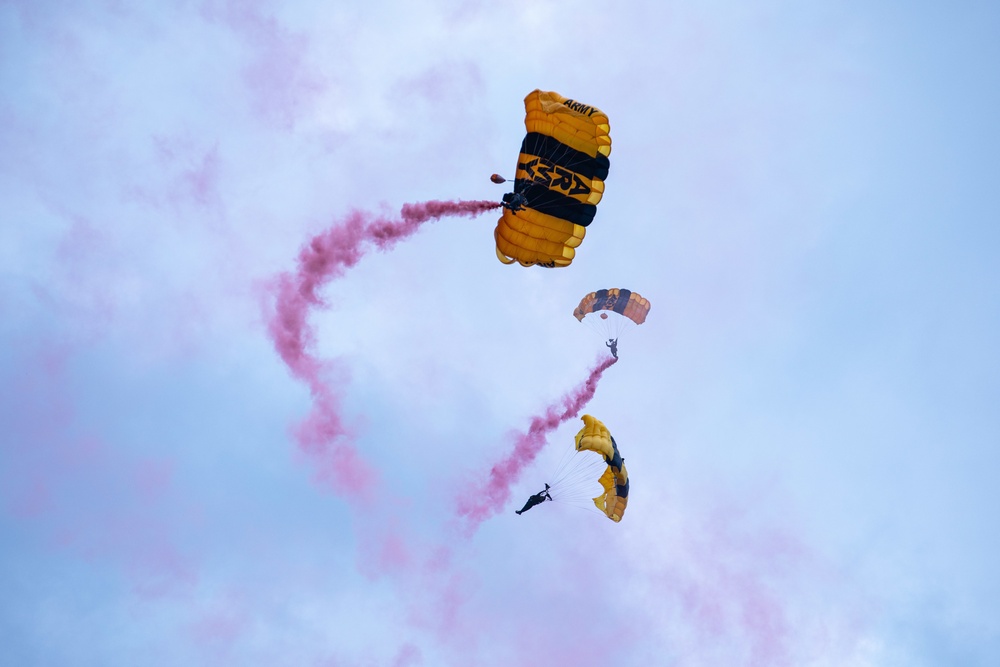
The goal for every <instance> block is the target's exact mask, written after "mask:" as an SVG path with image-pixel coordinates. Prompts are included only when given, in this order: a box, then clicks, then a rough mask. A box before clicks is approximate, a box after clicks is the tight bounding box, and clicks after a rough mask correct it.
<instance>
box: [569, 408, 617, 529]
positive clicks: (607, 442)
mask: <svg viewBox="0 0 1000 667" xmlns="http://www.w3.org/2000/svg"><path fill="white" fill-rule="evenodd" d="M581 419H583V428H582V429H580V432H579V433H577V434H576V451H578V452H584V451H591V452H596V453H597V454H600V455H601V456H602V457H604V462H605V463H606V464H607V468H606V469H605V470H604V472H603V473H602V474H601V477H600V479H598V480H597V481H598V483H599V484H600V485H601V488H603V489H604V492H603V493H602V494H601V495H599V496H597V497H596V498H594V504H595V505H597V509H599V510H601V511H602V512H604V513H605V514H606V515H607V516H608V518H609V519H611V520H612V521H615V522H617V521H621V520H622V515H623V514H625V506H626V505H628V471H627V470H626V469H625V461H624V459H622V457H621V454H619V453H618V445H617V443H615V439H614V438H613V437H611V433H610V432H609V431H608V428H607V427H606V426H605V425H604V424H603V423H601V421H600V420H599V419H597V418H595V417H592V416H591V415H583V417H581Z"/></svg>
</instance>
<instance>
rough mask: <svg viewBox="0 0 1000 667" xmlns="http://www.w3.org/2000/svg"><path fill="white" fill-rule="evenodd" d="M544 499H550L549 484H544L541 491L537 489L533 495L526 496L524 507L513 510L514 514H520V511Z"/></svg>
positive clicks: (528, 508) (540, 502)
mask: <svg viewBox="0 0 1000 667" xmlns="http://www.w3.org/2000/svg"><path fill="white" fill-rule="evenodd" d="M546 500H552V496H550V495H549V485H548V484H546V485H545V488H544V489H543V490H542V491H539V492H538V493H536V494H535V495H533V496H531V497H530V498H528V501H527V502H526V503H524V507H522V508H521V509H519V510H514V514H520V513H521V512H527V511H528V510H530V509H531V508H532V507H534V506H535V505H540V504H542V503H544V502H545V501H546Z"/></svg>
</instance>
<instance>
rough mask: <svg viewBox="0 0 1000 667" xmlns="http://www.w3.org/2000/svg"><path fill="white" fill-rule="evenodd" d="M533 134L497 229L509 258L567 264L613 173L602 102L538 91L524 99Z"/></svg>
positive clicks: (501, 252) (500, 251)
mask: <svg viewBox="0 0 1000 667" xmlns="http://www.w3.org/2000/svg"><path fill="white" fill-rule="evenodd" d="M524 109H525V112H526V115H525V119H524V126H525V128H526V129H527V132H528V133H527V135H526V136H525V137H524V141H523V142H522V143H521V153H520V155H519V156H518V159H517V172H516V174H515V179H514V192H512V193H508V194H506V195H504V210H503V216H502V217H501V218H500V220H499V221H498V222H497V227H496V230H495V231H494V233H493V236H494V238H495V239H496V244H497V258H498V259H499V260H500V261H501V262H503V263H504V264H511V263H513V262H515V261H516V262H519V263H520V264H521V265H522V266H532V265H538V266H546V267H557V266H568V265H569V264H570V263H571V262H572V261H573V257H574V256H575V255H576V250H575V248H576V247H577V246H579V245H580V243H581V242H582V241H583V237H584V235H585V234H586V231H587V226H588V225H589V224H590V223H591V221H593V219H594V214H595V213H596V212H597V204H598V202H600V201H601V197H602V196H603V195H604V181H605V179H607V177H608V168H609V164H610V163H609V161H608V156H609V155H610V154H611V137H610V135H609V132H610V126H609V125H608V117H607V116H606V115H605V114H604V113H603V112H602V111H601V110H600V109H597V108H596V107H592V106H589V105H586V104H582V103H580V102H577V101H575V100H571V99H567V98H565V97H563V96H562V95H560V94H558V93H553V92H544V91H541V90H535V91H532V92H531V93H529V94H528V96H527V97H525V98H524Z"/></svg>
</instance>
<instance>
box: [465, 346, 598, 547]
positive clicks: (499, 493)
mask: <svg viewBox="0 0 1000 667" xmlns="http://www.w3.org/2000/svg"><path fill="white" fill-rule="evenodd" d="M617 362H618V359H617V358H614V357H608V358H606V359H604V360H602V361H600V362H599V363H598V364H597V365H596V366H594V367H593V368H591V369H590V375H588V377H587V379H586V380H585V381H584V382H583V383H581V384H580V385H578V386H577V387H576V389H574V390H573V391H571V392H570V393H568V394H566V395H565V396H563V397H562V399H561V400H560V401H559V402H557V403H553V404H552V405H549V406H548V407H547V408H546V409H545V412H544V413H543V414H542V415H539V416H535V417H533V418H532V420H531V426H529V427H528V431H527V432H526V433H522V434H519V435H518V436H517V438H516V440H515V441H514V451H512V452H511V453H510V454H508V455H507V456H506V457H505V458H503V459H502V460H500V461H499V462H498V463H497V464H495V465H494V466H493V467H492V468H491V469H490V475H489V479H487V480H486V482H485V483H484V484H483V485H482V487H481V488H478V489H476V490H474V491H473V492H472V493H468V494H464V499H463V500H462V501H461V503H460V504H459V507H458V514H459V516H462V517H465V519H466V521H467V523H466V527H467V529H468V530H469V532H473V531H475V529H476V528H477V527H478V526H479V524H481V523H482V522H483V521H485V520H486V519H488V518H489V517H491V516H493V515H494V514H497V513H498V512H499V511H500V510H501V509H503V506H504V505H505V504H506V503H507V501H508V500H509V499H510V487H511V485H512V484H513V483H514V482H516V481H517V480H518V478H519V477H520V476H521V471H522V470H524V469H525V468H526V467H527V466H528V465H529V464H530V463H532V462H533V461H534V460H535V457H536V456H538V452H540V451H541V449H542V447H543V446H544V445H545V440H546V437H547V436H548V434H549V433H551V432H552V431H554V430H555V429H556V428H557V427H558V426H559V425H560V424H562V423H563V422H565V421H567V420H569V419H572V418H574V417H576V416H578V415H579V414H580V411H581V410H583V408H584V407H585V406H586V405H587V403H589V402H590V399H592V398H593V397H594V393H595V392H596V391H597V383H598V382H600V380H601V376H602V375H604V371H606V370H607V369H609V368H611V366H613V365H614V364H616V363H617Z"/></svg>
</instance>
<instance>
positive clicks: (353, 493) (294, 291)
mask: <svg viewBox="0 0 1000 667" xmlns="http://www.w3.org/2000/svg"><path fill="white" fill-rule="evenodd" d="M499 207H500V204H498V203H496V202H492V201H481V200H480V201H428V202H421V203H416V204H405V205H404V206H403V208H402V210H401V211H400V216H399V218H398V219H391V218H387V217H383V216H374V215H372V214H370V213H366V212H364V211H354V212H352V213H351V214H350V215H348V216H347V217H346V218H345V219H344V220H343V221H342V222H341V223H340V224H336V225H334V226H333V227H330V228H329V229H327V230H326V231H324V232H322V233H321V234H318V235H316V236H315V237H313V238H312V240H310V241H309V243H308V244H306V246H305V247H304V248H302V250H301V251H300V253H299V257H298V270H297V271H296V272H295V273H283V274H281V275H279V276H278V277H277V279H276V281H275V284H274V287H273V289H274V294H275V303H274V311H273V312H272V313H271V314H270V316H269V317H268V322H267V329H268V333H269V335H270V337H271V339H272V340H273V341H274V348H275V350H277V352H278V354H279V355H280V356H281V359H282V360H283V361H284V362H285V364H286V365H287V366H288V369H289V370H290V371H291V373H292V375H293V376H294V377H296V378H298V379H299V380H301V381H302V382H304V383H305V384H306V385H307V386H308V387H309V391H310V393H311V394H312V397H313V407H312V410H311V412H310V413H309V415H308V416H307V417H306V418H305V420H304V421H303V422H302V423H301V424H299V425H298V427H297V428H296V429H295V439H296V440H297V441H298V444H299V446H300V447H301V449H302V450H303V451H304V452H305V453H307V454H308V455H310V456H311V457H313V458H314V459H315V460H317V462H318V463H319V466H320V469H319V473H318V474H319V478H320V479H321V480H322V481H323V482H325V483H327V484H329V485H330V487H331V488H332V489H333V490H334V491H335V492H337V493H338V494H342V495H347V496H348V497H349V498H352V499H355V500H359V501H360V500H364V499H365V498H366V497H367V495H368V494H369V492H370V487H371V484H372V482H373V481H374V480H375V473H374V471H373V470H372V469H371V468H370V467H369V466H368V465H367V464H365V463H364V461H362V460H361V458H360V456H359V454H358V452H357V450H356V449H355V448H354V446H353V444H352V439H353V438H352V435H351V433H349V431H348V429H347V427H346V426H345V424H344V421H343V419H342V417H341V394H340V392H339V391H337V389H336V388H335V387H332V386H330V384H329V383H328V382H326V381H325V380H324V374H325V371H327V370H328V369H329V363H328V362H325V361H323V360H321V359H319V358H317V357H316V356H315V355H314V354H313V351H312V348H313V346H314V345H315V342H316V332H315V330H314V329H313V328H312V327H311V326H309V323H308V321H307V318H308V315H309V311H310V309H312V308H317V307H322V306H324V305H325V303H324V302H323V300H322V299H321V298H320V296H319V294H318V291H319V289H320V288H322V287H323V286H324V285H326V284H328V283H329V282H330V281H332V280H335V279H337V278H340V277H341V276H343V275H344V272H345V271H346V270H347V269H349V268H350V267H352V266H354V265H355V264H357V263H358V261H360V260H361V258H362V257H364V255H365V254H366V252H367V251H368V250H369V247H370V245H369V244H374V245H375V247H376V248H378V249H379V250H382V251H389V250H391V249H392V248H393V247H394V246H395V244H396V243H397V242H398V241H401V240H403V239H405V238H407V237H409V236H411V235H413V234H414V233H415V232H416V231H417V230H418V229H420V227H421V225H423V224H424V223H425V222H428V221H432V220H437V219H439V218H443V217H448V216H461V217H469V218H471V217H475V216H477V215H479V214H481V213H484V212H486V211H489V210H492V209H496V208H499Z"/></svg>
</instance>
